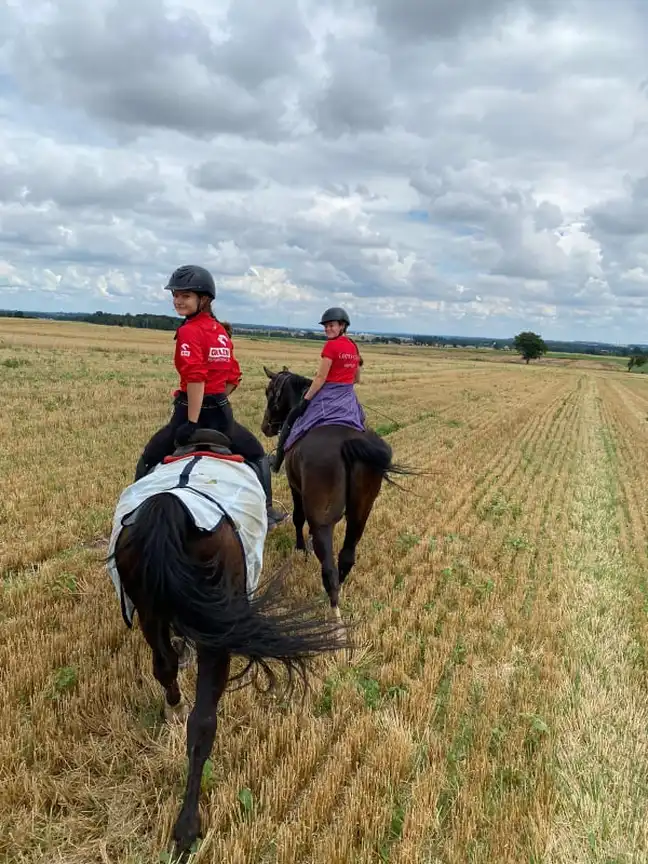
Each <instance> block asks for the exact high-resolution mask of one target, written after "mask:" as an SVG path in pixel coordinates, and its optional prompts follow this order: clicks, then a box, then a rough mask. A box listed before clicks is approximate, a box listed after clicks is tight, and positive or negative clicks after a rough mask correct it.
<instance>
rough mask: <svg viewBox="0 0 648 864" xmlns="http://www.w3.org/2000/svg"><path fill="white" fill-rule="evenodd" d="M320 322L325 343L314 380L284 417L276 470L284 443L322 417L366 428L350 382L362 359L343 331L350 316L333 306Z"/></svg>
mask: <svg viewBox="0 0 648 864" xmlns="http://www.w3.org/2000/svg"><path fill="white" fill-rule="evenodd" d="M320 324H322V325H323V326H324V333H325V335H326V343H325V344H324V347H323V348H322V353H321V355H320V362H319V366H318V368H317V372H316V373H315V377H314V378H313V383H312V384H311V385H310V387H309V388H308V390H307V391H306V393H305V394H304V397H303V399H302V400H301V402H299V403H298V404H297V405H295V407H294V408H293V409H292V411H291V412H290V413H289V414H288V416H287V417H286V419H285V421H284V424H283V427H282V429H281V432H280V434H279V441H278V443H277V451H276V454H275V457H274V459H273V462H272V470H273V471H274V472H275V473H277V472H278V471H279V469H280V468H281V465H282V463H283V460H284V455H285V452H284V451H285V449H286V445H288V446H291V444H292V443H293V442H294V441H295V440H296V439H297V438H298V437H301V436H302V435H304V434H305V433H306V432H308V431H309V429H312V428H313V427H314V426H317V425H318V424H320V423H321V422H322V421H323V420H325V421H326V422H328V423H341V424H344V425H346V426H352V427H354V428H356V429H359V430H361V431H364V429H365V422H364V421H365V417H364V411H363V410H362V406H361V405H360V403H359V402H358V397H357V396H356V392H355V388H354V386H353V385H354V384H357V383H358V382H359V381H360V367H361V366H362V365H363V360H362V357H361V356H360V352H359V351H358V346H357V345H356V344H355V342H354V341H353V339H350V338H349V337H348V336H347V335H346V331H347V327H348V326H349V325H350V324H351V321H350V320H349V316H348V314H347V313H346V311H345V310H344V309H342V308H340V307H339V306H334V307H333V308H331V309H327V310H326V312H325V313H324V314H323V315H322V317H321V319H320ZM293 424H294V425H293ZM289 439H291V440H290V441H289Z"/></svg>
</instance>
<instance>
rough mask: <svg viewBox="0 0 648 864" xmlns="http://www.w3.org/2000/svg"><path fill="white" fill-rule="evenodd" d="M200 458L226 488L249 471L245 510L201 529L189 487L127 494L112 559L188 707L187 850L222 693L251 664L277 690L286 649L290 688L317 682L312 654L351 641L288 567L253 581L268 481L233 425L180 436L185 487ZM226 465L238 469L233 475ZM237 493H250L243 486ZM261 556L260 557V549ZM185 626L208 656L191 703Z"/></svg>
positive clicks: (160, 677) (178, 828)
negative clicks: (288, 578)
mask: <svg viewBox="0 0 648 864" xmlns="http://www.w3.org/2000/svg"><path fill="white" fill-rule="evenodd" d="M210 457H213V458H210ZM219 459H220V460H221V461H220V462H219V461H218V460H219ZM201 460H202V471H203V472H204V471H206V470H207V467H208V466H207V463H209V470H210V471H211V472H212V476H214V472H215V485H214V486H212V487H211V488H215V489H217V488H219V483H220V488H224V489H225V490H227V489H228V488H229V489H231V488H232V487H233V486H234V487H236V484H237V483H238V484H239V485H238V488H237V491H238V493H241V494H244V495H246V496H247V497H244V499H243V504H241V505H240V508H239V510H236V509H233V510H232V512H233V513H235V515H236V524H235V523H234V520H233V519H232V517H231V516H230V515H229V512H228V509H231V508H228V505H227V504H226V505H225V506H224V507H223V506H222V505H220V504H219V505H218V507H219V508H220V510H219V513H220V511H222V514H221V515H220V518H218V517H217V518H216V520H215V521H216V523H217V524H216V525H215V527H214V522H211V530H206V529H205V528H204V526H203V528H202V529H201V528H200V527H197V525H196V521H195V513H194V514H193V516H190V513H189V510H188V509H187V508H186V506H185V505H186V498H184V499H183V498H181V497H179V496H178V495H177V494H174V493H173V492H171V491H163V492H157V493H155V494H151V495H150V496H149V497H145V500H143V502H141V503H139V504H138V506H137V507H136V508H135V510H134V511H132V512H129V513H127V515H126V516H122V515H121V513H123V512H124V506H123V505H122V508H121V512H120V509H119V504H118V508H117V510H116V511H115V518H114V520H113V534H112V537H111V544H110V546H109V550H108V551H109V554H108V556H107V558H106V562H107V563H108V565H109V568H110V565H111V562H112V566H113V568H114V569H113V570H112V571H111V576H112V577H113V581H114V582H115V575H114V574H115V573H117V579H118V581H117V582H115V587H116V589H117V590H118V596H119V597H120V600H121V604H122V615H123V616H124V620H125V622H126V624H127V625H128V626H132V614H133V612H134V611H137V613H138V616H139V622H140V627H141V630H142V633H143V635H144V638H145V639H146V641H147V643H148V645H149V646H150V649H151V652H152V659H153V674H154V676H155V678H156V679H157V681H158V682H159V684H160V685H161V686H162V688H163V690H164V712H163V714H164V717H165V719H166V720H173V719H177V720H180V721H184V720H185V719H187V717H188V719H187V726H186V735H187V757H188V762H189V765H188V769H189V770H188V776H187V782H186V788H185V793H184V799H183V803H182V807H181V809H180V812H179V814H178V816H177V819H176V821H175V824H174V828H173V841H174V842H175V845H176V850H177V852H178V853H180V854H181V855H182V856H185V857H186V854H188V853H189V850H190V849H191V847H192V845H193V843H194V842H195V841H196V839H197V838H198V837H199V836H200V834H201V824H200V816H199V810H198V807H199V797H200V784H201V777H202V772H203V767H204V764H205V762H206V760H207V758H208V757H209V755H210V753H211V750H212V747H213V744H214V740H215V735H216V725H217V716H216V715H217V709H218V703H219V701H220V698H221V696H222V695H223V693H224V691H225V689H226V687H227V684H228V683H229V681H231V680H234V679H237V680H242V679H243V677H244V676H245V675H246V673H247V672H252V673H255V674H253V675H251V679H252V683H254V684H255V686H257V688H259V689H261V688H260V687H259V681H260V680H263V678H264V676H263V675H259V672H263V673H265V681H266V682H267V685H268V686H266V687H264V688H263V689H264V692H268V691H270V690H272V689H273V688H274V687H275V685H276V683H277V676H276V675H275V673H274V672H273V670H272V668H271V665H270V664H271V662H272V661H277V662H278V663H279V664H280V665H281V666H283V668H284V669H285V670H286V671H287V673H288V674H287V688H286V689H287V691H289V692H290V691H292V689H293V685H294V683H295V681H297V680H299V681H300V682H301V683H303V684H304V685H305V688H307V687H308V680H307V679H308V673H309V672H311V671H312V670H311V661H312V660H313V659H314V658H315V657H316V656H318V655H321V654H323V653H325V652H331V653H334V652H336V651H338V650H339V649H340V647H341V645H345V644H346V646H347V647H348V645H349V643H348V642H346V636H347V635H348V634H344V633H343V631H342V630H341V628H340V627H339V626H333V625H332V624H331V623H327V622H326V621H324V620H318V619H317V617H316V616H315V614H314V613H315V606H314V605H312V604H303V605H301V606H297V605H293V606H292V608H288V609H287V608H285V604H284V603H283V598H282V592H281V588H280V580H279V576H277V575H275V576H274V577H271V578H269V579H268V580H267V581H266V582H265V583H264V586H263V587H261V588H258V589H255V590H253V591H252V593H250V590H249V585H248V584H247V582H246V579H247V578H248V576H249V554H250V553H249V548H248V550H247V551H246V549H245V548H244V541H245V539H246V537H247V538H248V545H249V543H250V540H249V537H250V535H249V534H247V535H246V534H245V533H244V531H245V530H252V531H253V534H254V536H253V537H252V541H251V542H252V543H253V545H254V548H255V549H256V550H257V551H258V550H261V555H262V550H263V543H264V541H265V532H266V531H267V517H266V515H265V497H264V493H263V490H262V487H261V484H260V483H259V482H258V480H257V478H256V476H255V475H254V469H253V468H252V467H251V466H249V465H245V464H243V465H241V464H238V465H236V464H233V463H236V462H239V463H242V462H243V460H242V457H240V456H235V455H232V453H231V450H230V449H229V441H228V439H226V438H225V436H223V435H221V434H220V433H218V432H214V431H212V430H204V429H202V430H201V429H199V430H197V431H196V432H195V433H194V435H193V436H192V439H191V440H190V443H189V444H188V445H186V446H184V447H181V448H177V449H176V451H175V452H174V454H173V456H172V457H167V460H165V462H166V463H167V465H168V464H174V463H178V464H177V466H176V467H177V468H178V470H179V471H181V472H182V474H181V482H180V483H179V484H178V487H182V486H183V483H182V477H185V483H184V487H183V490H182V492H183V494H185V495H189V496H190V495H191V484H192V476H191V475H192V470H193V471H194V474H195V476H197V477H199V476H200V470H201V469H198V468H197V467H196V466H197V463H198V462H200V461H201ZM161 471H163V466H158V468H157V469H154V472H150V475H151V474H156V475H157V478H158V479H157V481H156V482H157V483H158V484H159V483H160V482H161V478H163V475H162V473H160V472H161ZM223 472H229V474H228V475H227V476H222V475H223ZM150 475H147V476H146V477H144V478H142V479H141V480H139V481H138V483H137V484H133V485H132V486H130V487H128V488H127V489H126V490H124V492H123V493H122V499H124V496H125V495H126V493H128V492H129V490H131V491H130V494H131V495H133V494H134V492H133V491H132V490H134V489H135V487H136V486H138V485H139V489H140V492H139V499H137V500H140V499H141V498H142V497H143V496H145V495H146V494H147V493H145V492H144V491H142V486H141V484H142V483H144V482H146V481H147V478H148V477H149V476H150ZM185 475H186V476H185ZM228 477H229V479H228ZM172 482H173V481H172ZM193 482H194V485H195V489H199V488H200V487H199V486H198V485H197V484H198V480H194V481H193ZM209 482H211V483H214V480H210V481H209ZM228 483H229V484H230V485H229V487H228V485H227V484H228ZM167 488H168V487H167ZM178 491H179V490H178V488H177V487H176V493H177V492H178ZM200 494H203V493H200ZM222 494H225V493H221V495H222ZM120 500H121V499H120ZM130 500H133V499H132V498H131V499H126V504H128V502H129V501H130ZM232 500H233V501H234V500H235V499H234V497H233V496H232ZM236 500H237V501H240V495H239V498H237V499H236ZM242 508H244V509H242ZM126 509H128V508H126ZM192 513H193V510H192ZM241 513H243V516H241ZM246 514H247V516H246ZM246 518H247V528H246V524H245V520H246ZM242 523H243V524H242ZM250 525H252V529H250V527H249V526H250ZM255 560H256V561H257V564H258V559H255ZM261 560H262V559H261ZM260 567H261V565H259V566H258V570H260ZM279 575H281V574H279ZM257 578H258V576H257ZM128 608H129V609H130V617H129V614H128V613H127V609H128ZM177 637H180V639H184V640H186V642H187V643H189V644H191V645H192V647H193V649H194V650H195V655H196V659H197V664H198V671H197V680H196V692H195V703H194V707H193V709H192V710H191V712H190V713H189V711H188V708H187V706H186V704H185V702H184V699H183V696H182V693H181V691H180V687H179V684H178V660H179V658H178V653H177V652H176V650H174V648H173V646H172V639H173V638H177ZM233 655H240V656H242V657H243V658H246V659H247V661H248V662H247V665H246V666H245V668H244V669H243V670H242V671H241V672H239V673H238V674H236V675H232V673H231V667H230V663H231V658H232V656H233ZM247 683H250V681H248V682H247ZM244 684H245V682H244V683H243V685H241V686H244Z"/></svg>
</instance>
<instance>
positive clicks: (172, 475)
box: [108, 455, 268, 627]
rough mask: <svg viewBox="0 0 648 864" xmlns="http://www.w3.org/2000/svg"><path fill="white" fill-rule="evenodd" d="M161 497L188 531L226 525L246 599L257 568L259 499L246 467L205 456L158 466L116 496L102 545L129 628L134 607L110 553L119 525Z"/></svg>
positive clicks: (264, 523)
mask: <svg viewBox="0 0 648 864" xmlns="http://www.w3.org/2000/svg"><path fill="white" fill-rule="evenodd" d="M163 492H167V493H171V494H172V495H174V496H176V497H177V498H178V499H179V501H180V502H181V503H182V505H183V507H184V509H185V511H186V513H187V514H188V515H189V517H190V518H191V521H192V522H193V524H194V526H195V527H196V528H197V529H200V530H202V531H205V532H212V531H214V530H215V529H216V528H217V527H218V525H219V524H220V523H221V521H222V520H223V519H227V520H229V521H230V523H231V524H232V526H233V527H234V529H235V531H236V533H237V536H238V538H239V540H240V542H241V545H242V548H243V552H244V556H245V568H246V588H247V591H248V594H250V595H252V594H253V593H254V591H255V590H256V587H257V585H258V582H259V576H260V574H261V570H262V568H263V552H264V544H265V538H266V534H267V530H268V520H267V513H266V504H265V494H264V492H263V488H262V486H261V484H260V482H259V480H258V478H257V476H256V474H255V472H254V471H253V469H252V468H250V467H249V466H248V465H245V464H243V463H239V462H232V461H228V460H223V459H219V458H214V457H212V456H210V455H202V456H195V455H191V456H188V457H187V458H185V459H179V460H176V461H173V462H169V463H167V464H162V465H158V466H156V467H155V469H154V470H153V471H151V472H150V473H149V474H147V475H145V476H144V477H142V478H141V479H140V480H138V481H137V482H136V483H133V484H131V485H130V486H127V487H126V488H125V489H124V491H123V492H122V494H121V496H120V498H119V501H118V502H117V507H116V509H115V514H114V517H113V527H112V533H111V537H110V542H109V544H108V572H109V574H110V578H111V579H112V582H113V585H114V586H115V591H116V592H117V597H118V599H119V601H120V604H121V610H122V616H123V618H124V621H125V623H126V624H127V625H128V626H129V627H131V626H132V623H133V613H134V608H135V607H134V604H133V602H132V600H131V599H130V597H128V595H127V594H126V592H125V591H124V588H123V585H122V582H121V578H120V575H119V571H118V569H117V565H116V561H115V557H114V553H115V549H116V546H117V541H118V539H119V536H120V534H121V532H122V529H123V528H124V526H127V525H130V524H133V523H134V521H135V520H136V519H137V513H138V509H139V507H140V506H141V505H142V504H143V503H144V502H145V501H147V500H149V499H150V498H152V497H153V496H154V495H158V494H160V493H163Z"/></svg>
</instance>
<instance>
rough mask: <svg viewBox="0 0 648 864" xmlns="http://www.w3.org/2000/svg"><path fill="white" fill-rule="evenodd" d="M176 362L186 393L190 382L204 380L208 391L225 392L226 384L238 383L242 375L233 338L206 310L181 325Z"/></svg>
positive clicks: (177, 336) (182, 387)
mask: <svg viewBox="0 0 648 864" xmlns="http://www.w3.org/2000/svg"><path fill="white" fill-rule="evenodd" d="M174 362H175V367H176V369H177V370H178V375H179V376H180V390H181V391H182V392H183V393H186V391H187V384H191V383H193V382H200V381H204V382H205V395H207V394H213V393H224V392H225V387H226V385H227V384H239V383H240V381H241V378H242V375H241V368H240V366H239V364H238V362H237V360H236V358H235V357H234V346H233V345H232V340H231V339H230V338H229V336H228V335H227V332H226V330H225V328H224V327H223V325H222V324H221V323H220V322H219V321H216V319H215V318H212V316H211V315H210V314H209V313H207V312H201V313H200V314H199V315H196V316H195V317H194V318H189V320H188V321H185V322H184V323H183V324H181V325H180V326H179V327H178V329H177V331H176V349H175V358H174ZM176 392H178V391H176Z"/></svg>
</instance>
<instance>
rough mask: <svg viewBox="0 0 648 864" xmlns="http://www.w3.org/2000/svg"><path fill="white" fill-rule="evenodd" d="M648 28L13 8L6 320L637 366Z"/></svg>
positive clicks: (645, 312)
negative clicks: (471, 341) (451, 339)
mask: <svg viewBox="0 0 648 864" xmlns="http://www.w3.org/2000/svg"><path fill="white" fill-rule="evenodd" d="M646 57H648V3H646V2H644V0H614V2H611V0H574V2H570V0H560V2H558V0H272V2H258V0H235V2H231V3H229V2H226V0H169V2H165V0H92V2H91V3H90V2H88V0H54V2H52V0H47V2H43V0H9V3H8V4H2V5H0V308H5V309H24V310H34V311H36V310H38V311H52V312H53V311H89V312H93V311H97V310H103V311H106V312H122V313H125V312H130V313H132V314H136V313H138V312H153V313H158V314H174V313H173V308H172V305H171V297H170V294H169V293H168V292H166V291H165V290H164V286H165V285H166V283H167V280H168V278H169V276H170V274H171V273H172V271H173V270H174V269H175V268H176V267H178V266H180V265H183V264H192V263H193V264H200V265H202V266H205V267H207V268H209V269H210V270H211V272H212V273H213V275H214V278H215V280H216V282H217V298H216V306H215V310H216V313H217V314H218V315H219V316H220V317H222V318H224V319H228V320H231V321H236V322H240V323H245V322H247V323H259V324H262V323H267V324H289V325H290V326H293V327H317V322H318V320H319V316H320V315H321V313H322V311H323V310H324V309H325V308H327V307H328V306H331V305H342V306H344V307H345V308H346V309H347V310H348V312H349V315H350V317H351V321H352V329H353V330H355V331H356V332H362V331H364V330H389V331H398V332H415V333H443V334H455V335H480V336H493V337H509V336H512V335H514V334H515V333H517V332H519V331H520V330H521V329H532V330H534V331H536V332H538V333H540V334H542V335H543V336H544V337H545V338H552V339H582V340H600V341H610V342H647V341H648V156H647V154H648V62H647V61H646Z"/></svg>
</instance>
